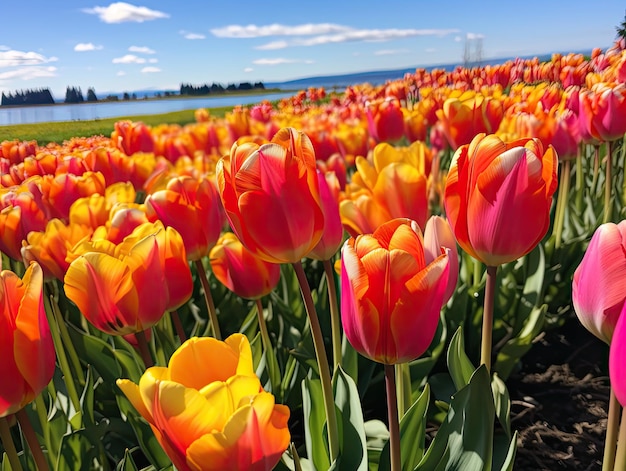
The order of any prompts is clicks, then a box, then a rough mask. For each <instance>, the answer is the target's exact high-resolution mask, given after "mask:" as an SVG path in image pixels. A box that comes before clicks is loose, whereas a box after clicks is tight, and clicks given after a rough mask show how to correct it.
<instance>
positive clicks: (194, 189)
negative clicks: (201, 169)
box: [145, 177, 224, 261]
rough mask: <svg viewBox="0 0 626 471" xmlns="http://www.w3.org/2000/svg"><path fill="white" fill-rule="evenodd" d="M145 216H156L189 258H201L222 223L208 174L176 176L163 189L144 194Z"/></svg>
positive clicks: (217, 202)
mask: <svg viewBox="0 0 626 471" xmlns="http://www.w3.org/2000/svg"><path fill="white" fill-rule="evenodd" d="M145 207H146V215H147V217H148V219H149V220H150V221H155V220H157V219H159V220H160V221H162V222H163V224H165V225H166V226H170V227H173V228H174V229H176V230H177V231H178V232H179V233H180V234H181V236H182V238H183V242H184V243H185V250H186V251H187V257H188V259H189V260H192V261H195V260H200V259H201V258H202V257H205V256H206V255H208V254H209V252H210V251H211V248H212V247H213V246H214V245H215V243H216V242H217V239H218V238H219V236H220V233H221V231H222V226H223V224H224V214H223V210H222V205H221V202H220V199H219V195H218V193H217V188H216V187H215V184H214V183H213V181H212V180H210V179H209V178H208V177H202V178H199V179H197V178H193V177H177V178H172V179H171V180H169V182H168V183H167V187H166V188H165V189H164V190H160V191H156V192H154V193H153V194H151V195H148V196H147V197H146V201H145Z"/></svg>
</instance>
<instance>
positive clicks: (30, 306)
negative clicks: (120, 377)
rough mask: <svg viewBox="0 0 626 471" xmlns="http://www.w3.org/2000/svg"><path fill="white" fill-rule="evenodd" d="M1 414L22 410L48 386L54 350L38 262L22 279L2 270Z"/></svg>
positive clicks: (52, 366)
mask: <svg viewBox="0 0 626 471" xmlns="http://www.w3.org/2000/svg"><path fill="white" fill-rule="evenodd" d="M0 358H2V361H1V363H0V373H1V374H2V381H0V417H6V416H7V415H10V414H13V413H15V412H17V411H18V410H20V409H22V408H23V407H24V406H25V405H26V404H28V403H29V402H31V401H33V400H34V399H35V397H37V396H38V395H39V393H41V391H42V390H43V389H44V388H45V387H46V386H47V385H48V383H49V382H50V380H51V379H52V375H53V374H54V364H55V359H56V356H55V352H54V344H53V343H52V336H51V335H50V326H49V325H48V320H47V319H46V312H45V311H44V303H43V272H42V271H41V268H40V267H39V265H37V264H36V263H33V264H31V265H29V266H28V268H27V269H26V272H25V273H24V276H23V277H22V278H21V279H20V277H19V276H17V275H16V274H15V273H13V272H11V271H8V270H3V271H2V272H0Z"/></svg>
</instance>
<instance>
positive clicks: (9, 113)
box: [0, 91, 294, 126]
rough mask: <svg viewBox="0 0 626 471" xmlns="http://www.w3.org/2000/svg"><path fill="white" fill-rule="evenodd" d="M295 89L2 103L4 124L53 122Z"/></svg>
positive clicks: (246, 99) (256, 98) (208, 104)
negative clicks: (215, 95) (164, 97)
mask: <svg viewBox="0 0 626 471" xmlns="http://www.w3.org/2000/svg"><path fill="white" fill-rule="evenodd" d="M293 95H294V92H293V91H291V92H275V93H266V94H259V95H238V96H221V97H206V98H167V99H162V100H146V101H142V100H132V101H117V102H115V101H114V102H111V101H107V102H104V101H102V102H95V103H79V104H71V105H64V104H58V105H42V106H20V107H6V106H0V126H8V125H13V124H34V123H49V122H56V121H90V120H97V119H104V118H118V117H121V116H135V115H149V114H161V113H170V112H173V111H183V110H195V109H198V108H218V107H223V106H237V105H252V104H255V103H259V102H261V101H263V100H269V101H274V100H280V99H281V98H285V97H289V96H293Z"/></svg>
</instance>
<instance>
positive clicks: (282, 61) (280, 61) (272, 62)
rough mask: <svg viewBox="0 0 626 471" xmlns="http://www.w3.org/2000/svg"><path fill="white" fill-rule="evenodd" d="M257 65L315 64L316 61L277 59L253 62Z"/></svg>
mask: <svg viewBox="0 0 626 471" xmlns="http://www.w3.org/2000/svg"><path fill="white" fill-rule="evenodd" d="M252 63H253V64H256V65H280V64H313V63H314V61H312V60H309V59H306V60H301V59H285V58H284V57H277V58H275V59H256V60H253V61H252Z"/></svg>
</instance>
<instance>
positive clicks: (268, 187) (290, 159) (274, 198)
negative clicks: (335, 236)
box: [216, 128, 324, 263]
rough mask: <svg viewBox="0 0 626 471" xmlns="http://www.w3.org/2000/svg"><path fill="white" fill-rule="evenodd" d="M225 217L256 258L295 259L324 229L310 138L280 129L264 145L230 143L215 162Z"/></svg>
mask: <svg viewBox="0 0 626 471" xmlns="http://www.w3.org/2000/svg"><path fill="white" fill-rule="evenodd" d="M216 173H217V183H218V188H219V193H220V197H221V200H222V203H223V205H224V209H225V210H226V215H227V217H228V220H229V222H230V225H231V227H232V228H233V231H234V232H235V234H237V236H238V237H239V240H241V242H242V243H243V244H244V245H245V246H246V248H248V250H250V251H252V252H253V253H254V254H256V255H257V256H258V257H260V258H262V259H264V260H266V261H268V262H273V263H295V262H297V261H300V260H301V259H302V258H303V257H305V256H306V255H307V254H308V253H309V252H310V251H311V250H312V249H313V248H314V247H315V246H316V245H317V243H318V242H319V240H320V238H321V237H322V234H323V231H324V213H323V210H322V207H321V202H320V195H319V186H318V183H317V174H316V168H315V155H314V153H313V146H312V144H311V141H310V140H309V138H308V137H307V136H306V134H304V133H302V132H298V131H296V130H295V129H293V128H283V129H281V130H280V131H279V132H278V133H276V135H275V136H274V137H273V138H272V142H271V143H269V144H263V145H258V144H256V143H251V142H250V143H245V144H241V145H238V144H237V143H235V144H234V145H233V147H232V149H231V152H230V155H228V156H225V157H224V158H222V159H221V160H220V161H219V162H218V164H217V169H216Z"/></svg>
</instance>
